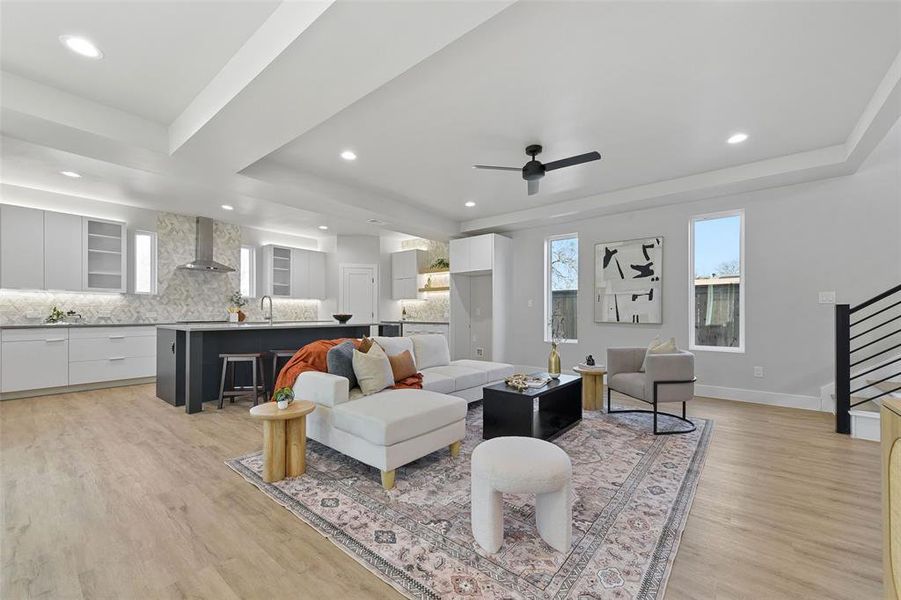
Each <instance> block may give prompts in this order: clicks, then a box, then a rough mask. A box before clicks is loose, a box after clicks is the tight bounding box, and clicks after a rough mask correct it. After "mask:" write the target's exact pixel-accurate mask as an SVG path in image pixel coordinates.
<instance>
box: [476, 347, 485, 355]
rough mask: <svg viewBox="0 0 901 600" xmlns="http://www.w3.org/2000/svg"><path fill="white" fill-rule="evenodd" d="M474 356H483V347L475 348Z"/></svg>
mask: <svg viewBox="0 0 901 600" xmlns="http://www.w3.org/2000/svg"><path fill="white" fill-rule="evenodd" d="M476 356H485V349H484V348H476Z"/></svg>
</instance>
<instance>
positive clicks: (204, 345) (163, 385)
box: [156, 322, 370, 414]
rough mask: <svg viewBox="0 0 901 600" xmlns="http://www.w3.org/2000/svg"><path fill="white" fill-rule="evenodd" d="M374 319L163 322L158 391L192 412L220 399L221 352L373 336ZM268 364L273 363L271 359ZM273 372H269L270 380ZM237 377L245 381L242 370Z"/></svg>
mask: <svg viewBox="0 0 901 600" xmlns="http://www.w3.org/2000/svg"><path fill="white" fill-rule="evenodd" d="M369 332H370V324H369V323H365V324H359V325H355V324H349V325H338V324H336V323H333V322H332V323H292V324H288V323H275V324H274V325H267V324H259V325H256V324H250V325H243V324H217V325H210V324H200V325H198V324H176V325H161V326H159V327H158V328H157V362H156V365H157V397H159V398H160V399H162V400H165V401H166V402H169V403H170V404H173V405H175V406H182V405H184V407H185V412H187V413H189V414H190V413H197V412H200V411H202V410H203V403H204V402H211V401H214V400H217V399H218V397H219V382H220V372H219V370H220V369H221V368H222V361H221V359H220V358H219V354H224V353H242V352H269V351H270V350H276V349H278V350H285V349H293V348H300V347H302V346H305V345H306V344H309V343H310V342H315V341H316V340H330V339H336V338H359V337H363V336H368V335H369ZM266 364H267V366H268V365H269V364H271V363H269V362H268V361H267V363H266ZM271 377H272V374H271V373H269V372H266V383H267V385H268V386H270V387H271V386H272V384H273V382H271V381H269V379H271ZM236 378H237V380H236V383H237V384H238V385H242V383H243V382H242V381H241V375H240V372H239V373H236Z"/></svg>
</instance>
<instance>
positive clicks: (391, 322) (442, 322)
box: [382, 319, 449, 325]
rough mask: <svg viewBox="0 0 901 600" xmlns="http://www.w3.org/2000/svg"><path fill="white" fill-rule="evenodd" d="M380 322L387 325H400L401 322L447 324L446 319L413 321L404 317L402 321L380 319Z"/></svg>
mask: <svg viewBox="0 0 901 600" xmlns="http://www.w3.org/2000/svg"><path fill="white" fill-rule="evenodd" d="M382 323H385V324H388V325H400V324H401V323H410V324H411V325H448V324H449V322H448V321H413V320H411V319H406V320H403V321H382Z"/></svg>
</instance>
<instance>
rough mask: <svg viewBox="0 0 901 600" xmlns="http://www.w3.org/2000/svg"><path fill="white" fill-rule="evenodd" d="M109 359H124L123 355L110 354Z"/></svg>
mask: <svg viewBox="0 0 901 600" xmlns="http://www.w3.org/2000/svg"><path fill="white" fill-rule="evenodd" d="M110 360H125V357H124V356H110Z"/></svg>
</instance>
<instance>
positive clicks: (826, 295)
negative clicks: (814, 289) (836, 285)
mask: <svg viewBox="0 0 901 600" xmlns="http://www.w3.org/2000/svg"><path fill="white" fill-rule="evenodd" d="M820 304H835V292H820Z"/></svg>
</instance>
